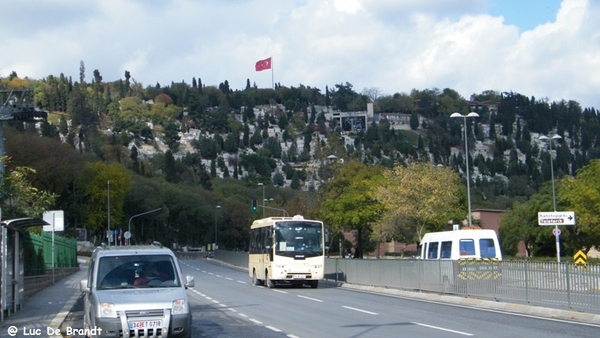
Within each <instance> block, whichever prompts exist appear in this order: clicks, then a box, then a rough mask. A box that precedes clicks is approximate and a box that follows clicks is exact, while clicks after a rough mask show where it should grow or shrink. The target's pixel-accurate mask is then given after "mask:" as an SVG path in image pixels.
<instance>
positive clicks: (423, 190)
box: [375, 163, 465, 241]
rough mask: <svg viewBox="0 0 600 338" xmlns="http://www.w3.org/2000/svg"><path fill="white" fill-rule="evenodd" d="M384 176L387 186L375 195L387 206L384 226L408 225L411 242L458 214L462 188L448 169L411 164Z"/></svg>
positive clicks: (441, 225)
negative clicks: (411, 234) (411, 237)
mask: <svg viewBox="0 0 600 338" xmlns="http://www.w3.org/2000/svg"><path fill="white" fill-rule="evenodd" d="M384 176H385V178H386V183H385V184H383V185H381V186H379V187H378V188H377V191H376V194H375V196H376V198H377V200H378V201H380V203H382V204H383V205H385V207H386V211H385V214H384V221H385V222H384V223H383V224H384V225H385V224H387V225H390V224H392V225H393V224H402V225H407V226H410V227H411V230H412V233H413V234H414V240H416V241H420V240H421V239H422V237H423V235H424V234H425V232H426V231H439V230H441V229H442V228H443V226H445V225H447V224H448V220H449V219H453V218H455V217H457V215H459V214H458V210H459V208H460V205H459V201H461V200H464V195H465V189H464V187H463V186H462V184H461V182H460V177H459V176H458V174H457V173H455V172H454V171H453V170H452V169H451V168H448V167H439V166H434V165H432V164H430V163H411V164H408V165H407V166H396V167H394V168H393V169H389V170H387V171H386V172H385V173H384ZM398 220H402V221H400V222H398ZM406 221H408V222H406ZM382 228H383V229H385V226H382ZM388 232H395V231H394V230H392V231H389V230H388Z"/></svg>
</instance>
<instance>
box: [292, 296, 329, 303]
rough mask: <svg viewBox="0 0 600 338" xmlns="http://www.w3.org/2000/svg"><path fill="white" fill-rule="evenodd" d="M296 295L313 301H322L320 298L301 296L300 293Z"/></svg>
mask: <svg viewBox="0 0 600 338" xmlns="http://www.w3.org/2000/svg"><path fill="white" fill-rule="evenodd" d="M298 297H300V298H304V299H308V300H312V301H314V302H319V303H323V301H322V300H320V299H316V298H311V297H306V296H302V295H298Z"/></svg>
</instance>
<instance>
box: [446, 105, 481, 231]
mask: <svg viewBox="0 0 600 338" xmlns="http://www.w3.org/2000/svg"><path fill="white" fill-rule="evenodd" d="M450 117H462V119H463V127H464V130H465V163H466V168H467V204H468V208H469V214H468V219H469V228H470V227H472V226H473V222H472V218H471V175H470V174H469V148H468V147H469V143H468V137H467V117H479V114H477V113H473V112H471V113H469V114H467V115H462V114H461V113H452V115H450Z"/></svg>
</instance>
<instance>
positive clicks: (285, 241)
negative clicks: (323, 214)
mask: <svg viewBox="0 0 600 338" xmlns="http://www.w3.org/2000/svg"><path fill="white" fill-rule="evenodd" d="M275 254H276V255H280V256H288V257H294V256H296V255H303V256H304V257H311V256H322V255H323V225H322V224H321V223H319V222H311V221H284V222H275Z"/></svg>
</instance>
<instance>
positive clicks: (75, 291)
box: [0, 260, 88, 338]
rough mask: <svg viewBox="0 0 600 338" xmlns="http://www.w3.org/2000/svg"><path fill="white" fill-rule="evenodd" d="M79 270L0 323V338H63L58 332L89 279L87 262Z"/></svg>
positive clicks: (81, 262) (32, 298) (41, 292)
mask: <svg viewBox="0 0 600 338" xmlns="http://www.w3.org/2000/svg"><path fill="white" fill-rule="evenodd" d="M79 268H80V270H79V271H78V272H76V273H74V274H72V275H70V276H67V277H65V278H63V279H61V280H58V281H56V283H55V284H54V285H51V286H49V287H47V288H46V289H44V290H42V291H40V292H38V293H36V294H35V295H33V296H32V297H31V298H29V299H28V300H26V301H25V304H23V308H22V309H21V310H19V311H17V312H16V313H12V314H11V315H10V316H8V317H5V318H4V321H3V322H0V338H5V337H6V338H8V337H62V335H60V334H58V333H59V332H56V330H58V328H59V327H60V325H61V323H62V322H63V320H64V319H65V317H66V316H67V315H68V314H69V311H70V310H71V308H72V307H73V304H74V303H75V301H76V300H77V298H79V296H80V295H81V292H80V291H79V282H80V281H81V280H82V279H85V278H86V277H87V271H88V265H87V264H86V262H85V261H83V260H80V261H79ZM15 328H16V333H15V332H14V331H15ZM11 333H12V334H11Z"/></svg>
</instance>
